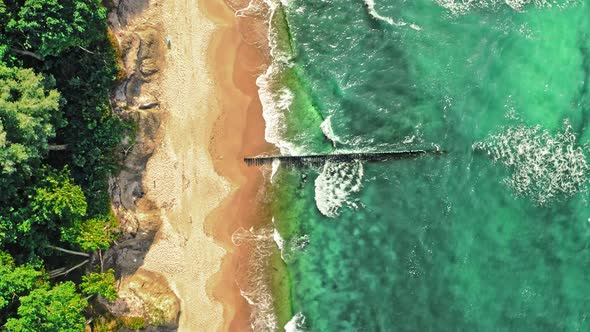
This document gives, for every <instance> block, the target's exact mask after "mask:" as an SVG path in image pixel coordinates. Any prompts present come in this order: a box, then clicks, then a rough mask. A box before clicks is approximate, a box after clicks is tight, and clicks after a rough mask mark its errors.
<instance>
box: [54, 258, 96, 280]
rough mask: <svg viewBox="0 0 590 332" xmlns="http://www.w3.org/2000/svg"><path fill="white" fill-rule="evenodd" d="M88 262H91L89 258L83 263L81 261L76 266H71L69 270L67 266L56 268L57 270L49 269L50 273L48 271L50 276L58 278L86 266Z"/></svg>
mask: <svg viewBox="0 0 590 332" xmlns="http://www.w3.org/2000/svg"><path fill="white" fill-rule="evenodd" d="M88 262H90V260H89V259H87V260H85V261H83V262H82V263H80V264H78V265H76V266H74V267H71V268H69V269H67V270H65V268H63V267H62V268H59V269H55V270H52V271H49V273H48V274H49V278H57V277H59V276H64V275H66V274H68V273H70V272H72V271H74V270H75V269H77V268H79V267H82V266H84V265H85V264H86V263H88ZM64 270H65V271H64Z"/></svg>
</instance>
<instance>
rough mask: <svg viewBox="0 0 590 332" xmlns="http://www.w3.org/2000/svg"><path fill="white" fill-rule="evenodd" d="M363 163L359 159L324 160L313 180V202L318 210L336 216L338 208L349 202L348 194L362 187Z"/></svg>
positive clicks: (338, 212) (326, 214)
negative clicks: (343, 160) (344, 161)
mask: <svg viewBox="0 0 590 332" xmlns="http://www.w3.org/2000/svg"><path fill="white" fill-rule="evenodd" d="M362 179H363V165H362V163H361V162H360V161H358V160H357V161H354V162H350V163H339V162H331V161H326V163H325V164H324V168H323V170H322V172H321V173H320V175H319V176H318V177H317V178H316V180H315V202H316V206H317V207H318V209H319V210H320V212H321V213H322V214H323V215H325V216H327V217H331V218H333V217H336V216H338V215H339V214H340V208H341V207H342V206H343V205H345V204H348V205H350V206H354V205H353V203H352V202H350V196H351V195H352V194H353V193H356V192H359V191H360V189H361V187H362Z"/></svg>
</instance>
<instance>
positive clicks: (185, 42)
mask: <svg viewBox="0 0 590 332" xmlns="http://www.w3.org/2000/svg"><path fill="white" fill-rule="evenodd" d="M234 5H236V4H234ZM242 5H244V6H245V4H242ZM234 8H235V7H234ZM123 12H124V13H125V15H121V13H123ZM116 15H117V16H119V18H118V19H117V20H118V21H117V24H112V25H113V26H114V30H115V33H117V35H118V39H119V43H120V45H122V46H121V47H122V48H123V51H124V54H125V56H124V62H125V66H124V67H125V68H127V71H133V73H130V74H129V76H128V81H127V82H126V83H125V87H124V89H126V91H127V92H126V93H125V96H124V97H120V98H119V99H121V100H123V99H126V100H127V101H126V104H125V105H126V107H127V106H129V105H130V106H131V107H135V108H136V109H137V108H138V105H140V104H141V105H146V103H147V102H149V101H151V100H157V103H154V104H157V107H156V108H155V109H154V110H148V111H149V112H148V111H141V110H142V108H141V107H139V110H138V114H140V115H139V121H138V123H139V133H138V138H137V140H138V141H137V143H136V145H137V146H136V147H134V148H133V149H132V150H131V153H130V157H129V158H128V160H127V162H126V165H127V169H126V170H124V171H123V172H122V174H121V175H119V177H118V178H117V180H116V181H114V187H116V190H115V192H116V193H117V194H118V195H113V196H117V197H118V198H117V200H116V202H115V203H114V204H115V207H116V210H117V211H118V215H119V216H125V218H123V219H125V220H124V221H123V222H122V224H123V226H125V227H127V228H129V229H131V228H132V227H131V226H129V225H133V227H136V228H137V234H136V235H133V236H132V238H130V239H128V240H127V241H124V242H123V243H121V244H119V247H120V248H124V247H125V246H127V247H129V248H130V249H128V250H127V249H118V250H119V252H118V257H119V262H118V265H120V266H123V268H119V271H120V274H121V275H122V278H121V281H120V286H119V288H120V295H121V297H122V298H124V299H126V300H127V305H129V304H134V305H135V307H141V306H145V304H146V303H148V306H152V307H156V308H157V309H158V310H161V311H163V312H166V313H168V312H177V313H178V318H177V319H178V321H177V324H178V330H179V331H218V330H223V331H227V330H232V331H235V330H240V331H245V330H249V329H250V325H249V315H250V312H249V308H248V304H247V303H246V301H245V300H244V298H243V297H242V296H241V295H240V291H239V289H238V287H237V283H236V280H237V279H238V276H236V272H237V271H238V269H239V261H240V255H241V253H240V252H239V251H237V250H236V248H235V246H234V245H233V244H232V242H231V235H232V234H233V232H234V231H235V230H236V229H238V228H240V227H245V228H247V227H250V226H252V225H254V224H256V223H259V222H260V220H261V218H260V217H259V214H260V211H259V210H258V206H259V204H257V203H258V200H260V199H261V197H262V196H263V194H264V192H263V188H264V186H262V184H263V177H262V173H261V172H260V171H259V170H258V169H256V168H247V167H246V166H245V165H244V164H243V162H242V158H243V156H245V155H255V154H258V153H261V152H264V151H268V150H269V149H270V147H269V145H268V143H266V141H265V140H264V121H263V118H262V110H261V105H260V101H259V100H258V90H257V87H256V84H255V81H256V77H257V76H258V75H260V73H262V72H263V70H264V69H265V62H266V59H265V55H264V50H262V51H261V49H260V48H258V47H256V43H245V42H244V38H243V36H244V35H243V34H242V32H243V31H244V30H243V29H242V32H240V29H238V26H237V24H238V23H237V19H236V16H235V14H234V10H232V9H231V8H230V7H228V6H227V5H226V4H224V3H214V2H209V1H201V2H198V1H196V0H195V1H181V0H167V1H162V2H158V1H149V2H148V1H131V0H130V1H121V2H119V3H118V5H117V10H116ZM119 25H120V31H118V29H117V28H118V27H119ZM250 28H251V27H250ZM145 31H149V33H146V32H145ZM135 35H138V36H139V38H137V37H136V36H135ZM154 35H156V37H154ZM146 36H148V37H149V38H146ZM261 36H262V37H264V34H262V35H261ZM136 39H139V40H138V41H137V40H136ZM146 40H147V42H146ZM132 44H133V45H135V47H136V48H137V52H136V53H137V55H133V53H134V52H135V50H133V49H132V51H129V50H128V49H129V48H131V47H130V46H129V45H132ZM154 45H156V46H154ZM157 45H159V46H157ZM146 46H147V47H146ZM148 48H151V49H152V51H150V52H151V53H154V54H153V55H152V56H150V57H147V56H146V57H142V56H140V55H141V54H142V52H143V53H146V52H145V49H148ZM126 49H127V51H125V50H126ZM150 52H147V53H150ZM130 54H131V55H130ZM148 60H149V61H148ZM146 63H152V64H153V63H156V65H155V66H154V67H157V68H156V69H154V71H155V72H157V74H156V75H152V76H149V77H148V76H146V75H143V74H141V73H143V68H144V67H145V64H146ZM138 68H139V70H138ZM134 75H139V76H141V77H143V76H146V77H145V78H144V79H143V80H142V81H141V83H137V84H136V83H134ZM150 75H151V74H150ZM134 84H136V85H137V86H138V87H137V88H135V90H137V92H135V90H133V87H134ZM129 86H131V88H129ZM129 91H131V93H130V92H129ZM122 94H123V93H122ZM130 96H131V97H130ZM153 119H157V120H153ZM132 159H133V160H132ZM146 160H147V161H146ZM142 161H144V163H143V165H142V164H141V162H142ZM134 171H135V172H134ZM137 173H141V176H138V175H137ZM134 181H135V182H134ZM136 182H138V183H140V184H137V183H136ZM139 186H140V187H141V190H139V189H138V187H139ZM129 220H131V222H129ZM154 220H157V221H154ZM134 223H135V224H137V225H135V224H134ZM152 230H153V235H151V237H150V235H149V234H150V232H151V231H152ZM140 241H144V242H145V241H150V242H148V244H147V246H145V247H146V248H145V252H144V253H143V255H145V256H144V257H143V260H141V259H137V255H136V254H137V252H138V251H141V249H139V250H138V249H137V248H135V247H134V246H135V243H137V242H140ZM129 243H131V245H129ZM150 243H151V244H150ZM125 250H127V251H125ZM133 255H135V256H133ZM140 255H141V253H140ZM116 257H117V256H116ZM130 259H131V260H132V261H133V262H136V261H137V264H136V265H135V266H133V264H129V260H130ZM115 260H116V258H115ZM129 265H131V266H129ZM150 283H151V284H150ZM165 283H167V284H168V285H162V284H165ZM168 287H169V289H170V290H171V291H172V292H173V294H174V295H175V297H176V300H175V299H173V298H170V296H171V295H169V294H166V289H168ZM168 293H170V291H168ZM173 297H174V296H173ZM175 301H177V302H178V304H175ZM132 306H133V305H132ZM178 307H179V308H178ZM131 311H133V310H131ZM137 312H140V311H138V310H136V313H137ZM174 319H175V318H174V313H170V314H169V315H168V316H166V321H170V320H174ZM148 321H149V320H148Z"/></svg>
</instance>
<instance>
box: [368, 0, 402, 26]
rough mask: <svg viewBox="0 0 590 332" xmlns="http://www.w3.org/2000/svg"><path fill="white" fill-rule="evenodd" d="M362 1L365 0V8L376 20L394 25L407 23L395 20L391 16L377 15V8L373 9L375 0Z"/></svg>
mask: <svg viewBox="0 0 590 332" xmlns="http://www.w3.org/2000/svg"><path fill="white" fill-rule="evenodd" d="M364 1H365V5H367V9H368V10H369V14H370V15H371V16H372V17H373V18H375V19H376V20H379V21H383V22H386V23H387V24H389V25H395V26H404V25H406V24H407V23H406V22H404V21H399V22H397V21H395V20H394V19H392V18H391V17H387V16H381V15H379V13H378V12H377V10H375V0H364Z"/></svg>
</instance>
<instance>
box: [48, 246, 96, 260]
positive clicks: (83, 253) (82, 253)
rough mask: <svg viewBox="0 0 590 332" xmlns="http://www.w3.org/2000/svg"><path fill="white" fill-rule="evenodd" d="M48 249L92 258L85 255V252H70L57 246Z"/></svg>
mask: <svg viewBox="0 0 590 332" xmlns="http://www.w3.org/2000/svg"><path fill="white" fill-rule="evenodd" d="M47 247H48V248H51V249H55V250H57V251H61V252H65V253H67V254H72V255H78V256H84V257H90V255H89V254H87V253H85V252H80V251H74V250H68V249H64V248H61V247H56V246H47Z"/></svg>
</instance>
